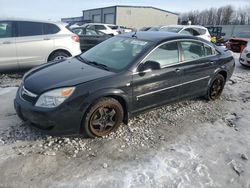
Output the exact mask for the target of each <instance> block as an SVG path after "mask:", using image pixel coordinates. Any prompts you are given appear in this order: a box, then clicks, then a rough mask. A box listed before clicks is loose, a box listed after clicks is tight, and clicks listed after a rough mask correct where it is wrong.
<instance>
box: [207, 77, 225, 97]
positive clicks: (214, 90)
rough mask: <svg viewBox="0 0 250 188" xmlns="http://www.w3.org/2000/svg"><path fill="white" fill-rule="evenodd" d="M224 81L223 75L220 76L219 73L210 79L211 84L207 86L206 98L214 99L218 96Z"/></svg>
mask: <svg viewBox="0 0 250 188" xmlns="http://www.w3.org/2000/svg"><path fill="white" fill-rule="evenodd" d="M225 83H226V80H225V78H224V76H222V75H221V74H218V75H216V76H215V78H214V79H213V80H212V82H211V85H210V86H209V88H208V93H207V96H206V98H207V99H208V100H216V99H218V98H220V96H221V93H222V91H223V89H224V86H225Z"/></svg>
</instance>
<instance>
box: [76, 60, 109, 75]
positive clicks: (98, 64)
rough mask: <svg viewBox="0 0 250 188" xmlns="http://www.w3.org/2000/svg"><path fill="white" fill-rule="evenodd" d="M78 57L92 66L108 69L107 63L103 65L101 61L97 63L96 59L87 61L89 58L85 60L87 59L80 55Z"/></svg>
mask: <svg viewBox="0 0 250 188" xmlns="http://www.w3.org/2000/svg"><path fill="white" fill-rule="evenodd" d="M79 58H80V59H81V60H82V61H84V62H85V63H87V64H89V65H94V66H96V67H100V68H102V69H105V70H107V71H110V69H109V67H108V66H107V65H104V64H102V63H97V62H96V61H89V60H87V59H85V58H82V57H81V56H79Z"/></svg>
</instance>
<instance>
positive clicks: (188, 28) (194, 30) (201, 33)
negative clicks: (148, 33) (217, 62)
mask: <svg viewBox="0 0 250 188" xmlns="http://www.w3.org/2000/svg"><path fill="white" fill-rule="evenodd" d="M159 31H167V32H173V33H180V34H185V35H192V36H196V37H200V38H203V39H205V40H207V41H209V42H210V41H211V35H210V33H209V32H208V29H207V28H205V27H203V26H199V25H170V26H161V27H160V28H159Z"/></svg>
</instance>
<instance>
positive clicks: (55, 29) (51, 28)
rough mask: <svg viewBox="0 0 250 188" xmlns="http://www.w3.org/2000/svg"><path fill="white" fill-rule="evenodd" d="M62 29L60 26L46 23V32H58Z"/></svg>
mask: <svg viewBox="0 0 250 188" xmlns="http://www.w3.org/2000/svg"><path fill="white" fill-rule="evenodd" d="M59 31H60V29H59V27H57V26H56V25H54V24H50V23H45V24H44V34H46V35H48V34H56V33H58V32H59Z"/></svg>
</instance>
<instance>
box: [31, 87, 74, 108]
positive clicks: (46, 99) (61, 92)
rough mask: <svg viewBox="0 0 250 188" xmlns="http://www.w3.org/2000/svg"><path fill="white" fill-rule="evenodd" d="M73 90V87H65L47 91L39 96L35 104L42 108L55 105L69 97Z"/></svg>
mask: <svg viewBox="0 0 250 188" xmlns="http://www.w3.org/2000/svg"><path fill="white" fill-rule="evenodd" d="M74 90H75V88H74V87H67V88H60V89H55V90H52V91H48V92H46V93H44V94H42V95H41V96H40V97H39V99H38V100H37V102H36V105H35V106H37V107H44V108H54V107H57V106H59V105H60V104H62V103H63V102H64V101H65V100H66V99H67V98H68V97H70V96H71V95H72V93H73V92H74Z"/></svg>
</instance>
